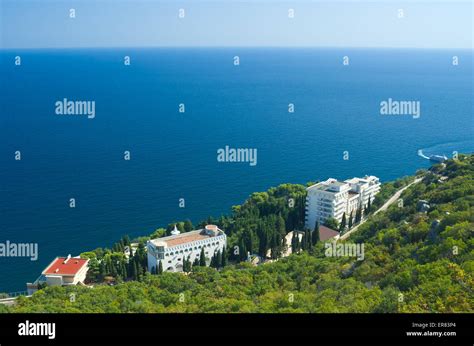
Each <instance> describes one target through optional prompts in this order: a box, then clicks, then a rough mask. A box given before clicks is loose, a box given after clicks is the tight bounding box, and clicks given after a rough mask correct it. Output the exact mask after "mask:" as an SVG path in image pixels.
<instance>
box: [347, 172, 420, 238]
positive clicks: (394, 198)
mask: <svg viewBox="0 0 474 346" xmlns="http://www.w3.org/2000/svg"><path fill="white" fill-rule="evenodd" d="M422 180H423V178H416V179H415V180H413V181H412V182H411V183H410V184H408V185H407V186H405V187H402V188H401V189H400V190H398V191H397V192H395V193H394V194H393V196H392V197H390V198H389V199H388V201H387V202H385V203H384V205H382V206H381V207H380V208H379V209H377V210H376V211H375V212H374V215H376V214H378V213H379V212H381V211H385V210H387V208H388V207H390V206H391V205H392V204H393V203H395V202H396V201H398V199H399V198H400V196H401V195H402V193H403V191H405V190H406V189H408V188H409V187H410V186H412V185H413V184H418V183H419V182H420V181H422ZM365 221H367V219H364V220H362V221H361V222H360V223H359V224H358V225H357V226H355V227H354V228H353V229H351V230H350V231H349V232H347V233H345V234H343V235H342V236H341V237H340V238H339V239H341V240H344V239H347V238H348V237H349V236H350V235H351V234H352V233H354V232H355V231H357V229H358V228H359V226H361V225H363V224H364V223H365Z"/></svg>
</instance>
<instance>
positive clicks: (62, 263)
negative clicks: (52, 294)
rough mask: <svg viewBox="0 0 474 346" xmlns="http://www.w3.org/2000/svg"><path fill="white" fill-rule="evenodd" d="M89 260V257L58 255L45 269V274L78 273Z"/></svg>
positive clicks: (68, 274) (69, 274) (66, 274)
mask: <svg viewBox="0 0 474 346" xmlns="http://www.w3.org/2000/svg"><path fill="white" fill-rule="evenodd" d="M88 262H89V260H88V259H82V258H71V257H69V256H68V257H57V258H56V259H55V260H54V261H53V262H52V263H51V264H50V265H49V266H48V267H47V268H46V269H45V270H44V271H43V273H42V274H43V275H65V276H72V275H76V274H77V273H78V272H79V271H80V270H81V269H82V268H83V267H84V266H86V265H87V263H88Z"/></svg>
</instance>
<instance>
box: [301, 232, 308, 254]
mask: <svg viewBox="0 0 474 346" xmlns="http://www.w3.org/2000/svg"><path fill="white" fill-rule="evenodd" d="M307 239H308V236H307V232H306V230H304V233H303V237H302V238H301V249H302V250H306V249H307V244H306V240H307Z"/></svg>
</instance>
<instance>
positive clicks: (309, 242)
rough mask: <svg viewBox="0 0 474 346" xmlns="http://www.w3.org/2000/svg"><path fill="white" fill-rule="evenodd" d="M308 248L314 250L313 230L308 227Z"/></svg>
mask: <svg viewBox="0 0 474 346" xmlns="http://www.w3.org/2000/svg"><path fill="white" fill-rule="evenodd" d="M307 243H308V249H309V250H312V249H313V232H311V230H309V229H308V241H307Z"/></svg>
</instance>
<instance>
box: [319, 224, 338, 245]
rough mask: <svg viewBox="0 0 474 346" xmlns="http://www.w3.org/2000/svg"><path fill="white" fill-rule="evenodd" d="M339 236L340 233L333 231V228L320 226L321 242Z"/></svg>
mask: <svg viewBox="0 0 474 346" xmlns="http://www.w3.org/2000/svg"><path fill="white" fill-rule="evenodd" d="M338 235H339V232H338V231H335V230H333V229H332V228H329V227H326V226H324V225H320V226H319V240H321V241H325V240H328V239H331V238H334V237H336V236H338Z"/></svg>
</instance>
